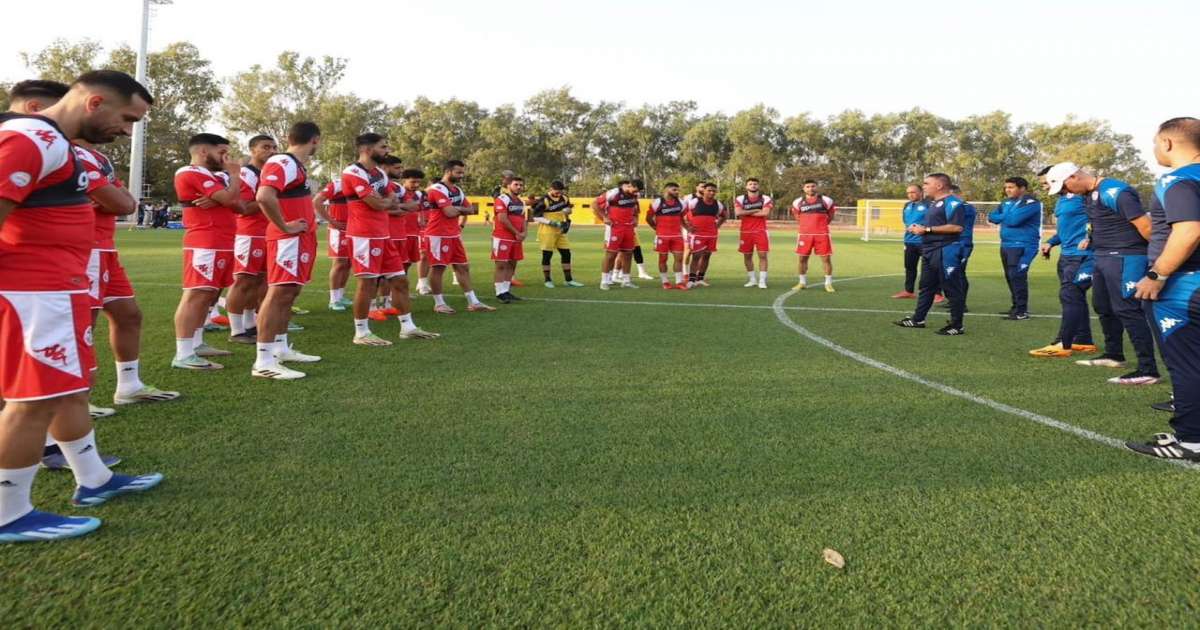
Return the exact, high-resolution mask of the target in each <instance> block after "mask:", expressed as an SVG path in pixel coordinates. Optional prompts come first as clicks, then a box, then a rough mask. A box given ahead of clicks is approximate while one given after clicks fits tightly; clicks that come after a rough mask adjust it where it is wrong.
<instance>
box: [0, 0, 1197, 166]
mask: <svg viewBox="0 0 1200 630" xmlns="http://www.w3.org/2000/svg"><path fill="white" fill-rule="evenodd" d="M51 6H52V7H53V13H52V14H45V13H43V9H46V8H48V7H51ZM140 7H141V1H140V0H106V1H105V2H82V1H78V0H59V1H58V2H56V3H53V4H41V3H30V2H21V3H15V2H13V3H9V2H6V3H5V7H4V18H5V21H6V22H7V23H8V24H10V25H19V24H30V25H34V24H36V25H37V26H36V27H32V28H10V29H7V30H6V33H5V36H4V42H3V53H0V78H2V79H5V80H10V81H11V80H17V79H21V78H25V77H26V69H25V68H24V67H23V65H22V63H21V61H20V58H19V56H18V53H19V52H21V51H36V50H38V49H40V48H41V47H42V46H44V45H46V44H47V43H49V41H50V40H52V39H54V38H55V37H64V38H67V39H72V40H74V39H78V38H83V37H88V38H92V39H94V40H98V41H100V42H101V44H102V45H105V46H111V45H115V44H119V43H122V42H124V43H129V44H130V45H135V44H136V41H137V31H138V20H139V17H140V10H141V9H140ZM306 8H307V10H305V9H306ZM154 13H155V16H154V19H153V24H152V29H151V35H150V47H151V49H155V48H160V47H162V46H164V45H165V44H167V43H169V42H172V41H177V40H181V39H186V40H190V41H192V42H193V43H195V44H196V45H197V46H199V48H200V50H201V52H202V53H203V54H204V55H205V56H206V57H207V58H209V59H211V60H212V62H213V65H214V69H215V71H216V73H217V75H218V76H228V75H231V74H233V73H234V72H236V71H238V70H240V69H242V68H245V67H247V66H249V65H250V64H252V63H255V62H258V63H262V64H264V65H270V64H271V63H273V60H274V58H275V56H276V55H277V54H278V53H279V52H280V51H282V50H287V49H292V50H298V51H300V52H301V53H303V54H307V55H313V56H318V55H324V54H329V55H334V56H339V57H344V58H346V59H348V60H349V68H348V72H347V75H346V79H345V81H344V82H343V84H342V85H341V86H340V87H341V89H343V90H347V91H353V92H355V93H357V94H359V95H360V96H364V97H370V98H378V99H381V100H384V101H386V102H389V103H396V102H402V101H411V100H412V99H413V98H414V97H415V96H418V95H424V96H427V97H429V98H432V99H445V98H449V97H458V98H463V99H470V100H474V101H477V102H479V103H480V104H482V105H484V106H487V107H493V106H496V105H500V104H504V103H519V102H520V101H522V100H523V99H524V98H525V97H526V96H528V95H531V94H533V93H534V92H536V91H538V90H542V89H546V88H554V87H560V86H564V85H566V86H570V87H571V88H572V90H573V91H574V93H575V94H576V95H577V96H579V97H581V98H584V99H586V100H590V101H596V100H600V99H606V100H613V101H624V102H626V103H627V104H631V105H638V104H641V103H646V102H649V103H656V102H663V101H668V100H673V99H680V100H694V101H696V102H697V103H698V104H699V106H700V108H701V110H703V111H724V112H727V113H732V112H735V111H737V110H738V109H741V108H744V107H747V106H750V105H754V104H756V103H759V102H762V103H766V104H767V105H769V106H772V107H774V108H776V109H778V110H779V111H780V112H781V113H782V114H783V115H784V116H790V115H793V114H797V113H800V112H810V113H812V114H813V115H815V116H817V117H820V118H824V117H826V116H828V115H830V114H834V113H837V112H839V111H841V110H843V109H846V108H857V109H862V110H864V111H866V112H868V113H876V112H886V111H899V110H905V109H909V108H912V107H921V108H924V109H927V110H929V111H931V112H933V113H935V114H938V115H941V116H946V117H951V118H958V117H963V116H966V115H970V114H976V113H985V112H989V111H992V110H996V109H1000V110H1004V111H1007V112H1010V113H1012V114H1013V116H1014V118H1015V120H1016V122H1018V123H1020V122H1031V121H1040V122H1049V123H1056V122H1060V121H1061V120H1063V118H1064V117H1065V116H1066V115H1067V114H1071V113H1074V114H1077V115H1078V116H1080V117H1082V118H1102V119H1107V120H1109V121H1110V122H1111V123H1112V126H1113V127H1114V129H1116V130H1117V131H1119V132H1122V133H1129V134H1133V135H1134V139H1135V141H1136V143H1137V144H1138V146H1139V148H1141V149H1143V153H1145V154H1147V155H1148V149H1149V144H1150V137H1151V136H1152V135H1153V133H1154V129H1155V127H1156V125H1157V124H1158V123H1159V122H1161V121H1162V120H1165V119H1167V118H1170V117H1172V116H1180V115H1200V80H1197V78H1196V76H1197V75H1196V71H1195V68H1196V61H1197V60H1198V59H1200V36H1197V35H1196V28H1197V25H1200V2H1197V1H1195V0H1193V1H1192V2H1186V1H1176V0H1161V1H1155V0H1151V1H1149V2H1127V1H1126V2H1110V1H1106V0H1101V1H1096V2H1079V1H1077V0H1057V1H1056V0H1041V1H1038V2H1033V1H1028V0H1010V1H1009V2H1004V3H1001V2H970V1H960V2H942V1H939V0H929V1H926V2H923V3H907V2H859V1H854V0H840V1H839V0H832V1H827V2H820V3H813V2H800V1H797V2H779V1H776V2H769V1H762V0H726V1H724V2H716V1H714V0H692V1H688V2H683V1H679V0H641V1H635V0H614V1H608V2H596V3H585V2H550V1H544V0H543V1H537V0H500V1H496V0H492V1H485V0H464V1H460V2H453V1H451V0H435V1H431V2H413V1H412V0H400V1H399V2H390V1H387V0H384V1H377V0H376V1H367V2H320V3H318V2H304V1H301V0H288V1H281V0H257V1H253V0H251V1H246V0H239V1H233V0H207V1H204V2H201V1H199V0H175V4H173V5H169V6H163V7H157V8H155V9H154Z"/></svg>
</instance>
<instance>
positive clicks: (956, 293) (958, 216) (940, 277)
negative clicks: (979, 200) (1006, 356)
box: [912, 195, 965, 328]
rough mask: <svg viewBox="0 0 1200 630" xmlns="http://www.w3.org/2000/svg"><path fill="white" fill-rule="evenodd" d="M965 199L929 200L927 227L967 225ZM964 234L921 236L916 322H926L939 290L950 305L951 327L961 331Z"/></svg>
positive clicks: (926, 217)
mask: <svg viewBox="0 0 1200 630" xmlns="http://www.w3.org/2000/svg"><path fill="white" fill-rule="evenodd" d="M963 205H964V203H963V200H962V199H959V198H958V197H955V196H954V195H951V196H949V197H944V198H942V199H939V200H937V201H930V202H929V207H928V209H926V211H925V225H928V226H930V227H937V226H940V225H951V224H953V225H959V226H964V224H965V219H964V211H963ZM961 238H962V235H961V234H925V235H924V236H922V237H921V292H920V295H918V296H917V310H916V311H915V312H914V313H913V317H912V318H913V319H914V320H916V321H918V322H924V321H925V317H926V316H928V315H929V309H931V308H933V297H934V296H935V295H937V293H938V291H939V290H940V291H942V292H943V293H945V295H946V299H947V300H949V302H950V325H951V326H954V327H955V328H962V318H963V306H964V303H965V302H964V300H965V298H964V295H963V285H962V278H963V274H962V263H963V245H962V242H961Z"/></svg>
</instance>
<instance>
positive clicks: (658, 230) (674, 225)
mask: <svg viewBox="0 0 1200 630" xmlns="http://www.w3.org/2000/svg"><path fill="white" fill-rule="evenodd" d="M648 216H653V217H654V233H655V234H656V235H658V236H671V237H680V236H683V202H682V201H680V200H679V199H674V200H671V201H668V200H667V199H666V198H664V197H659V198H658V199H655V200H654V201H653V202H651V203H650V212H649V215H648Z"/></svg>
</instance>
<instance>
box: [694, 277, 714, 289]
mask: <svg viewBox="0 0 1200 630" xmlns="http://www.w3.org/2000/svg"><path fill="white" fill-rule="evenodd" d="M696 286H700V287H707V286H712V285H710V284H709V283H708V280H705V279H704V278H701V279H699V280H697V281H696Z"/></svg>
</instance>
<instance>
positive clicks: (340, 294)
mask: <svg viewBox="0 0 1200 630" xmlns="http://www.w3.org/2000/svg"><path fill="white" fill-rule="evenodd" d="M344 297H346V288H345V287H342V288H341V289H330V291H329V303H330V304H332V303H334V302H341V301H342V298H344Z"/></svg>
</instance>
